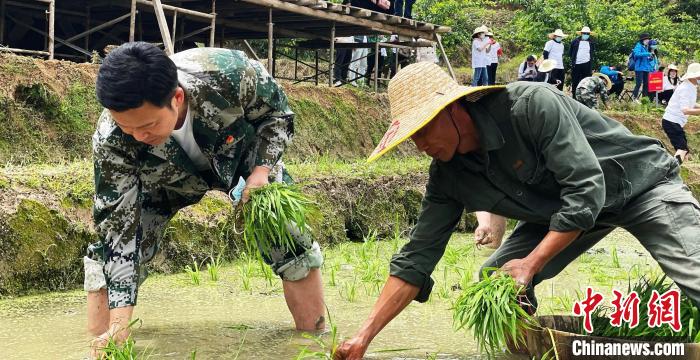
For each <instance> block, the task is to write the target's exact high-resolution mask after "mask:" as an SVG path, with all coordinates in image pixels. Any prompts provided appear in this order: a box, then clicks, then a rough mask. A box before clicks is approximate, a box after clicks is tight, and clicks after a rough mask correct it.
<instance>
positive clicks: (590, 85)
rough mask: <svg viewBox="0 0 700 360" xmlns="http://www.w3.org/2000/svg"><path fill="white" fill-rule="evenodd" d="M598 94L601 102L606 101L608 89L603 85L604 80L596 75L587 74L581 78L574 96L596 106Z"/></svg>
mask: <svg viewBox="0 0 700 360" xmlns="http://www.w3.org/2000/svg"><path fill="white" fill-rule="evenodd" d="M598 94H600V98H601V99H602V100H603V102H606V101H608V89H607V88H606V87H605V80H603V79H601V78H599V77H597V76H589V77H587V78H584V79H582V80H581V82H579V83H578V86H577V87H576V98H580V99H581V101H582V102H584V103H586V104H587V105H588V104H591V105H593V106H597V104H598V98H597V96H598ZM589 107H590V105H589Z"/></svg>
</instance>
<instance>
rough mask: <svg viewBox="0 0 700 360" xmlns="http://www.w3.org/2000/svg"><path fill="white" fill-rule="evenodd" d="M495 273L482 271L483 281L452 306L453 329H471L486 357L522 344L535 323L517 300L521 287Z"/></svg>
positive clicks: (510, 278)
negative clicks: (508, 347)
mask: <svg viewBox="0 0 700 360" xmlns="http://www.w3.org/2000/svg"><path fill="white" fill-rule="evenodd" d="M495 270H497V269H495V268H487V269H484V271H483V280H481V281H479V282H476V283H472V284H470V285H469V286H467V287H466V288H465V289H464V290H463V291H462V294H461V295H460V296H459V298H458V299H457V301H456V302H455V303H454V306H453V307H452V310H453V322H454V326H455V330H460V329H467V330H471V331H472V333H473V334H474V337H475V339H476V341H477V345H478V347H479V350H480V351H484V352H486V354H487V356H489V357H491V356H494V355H495V354H496V353H498V352H500V351H501V349H506V348H507V345H508V343H513V344H515V345H520V344H524V343H525V334H524V330H525V329H528V328H532V327H533V326H534V324H535V320H534V319H533V318H532V317H531V316H530V315H529V314H528V313H527V312H525V310H523V308H522V307H521V306H520V302H519V301H518V294H520V292H521V291H522V289H523V287H522V286H519V285H517V284H516V283H515V280H514V279H513V278H512V277H511V276H509V275H506V274H503V273H502V272H499V271H495ZM489 272H493V273H492V274H490V275H489Z"/></svg>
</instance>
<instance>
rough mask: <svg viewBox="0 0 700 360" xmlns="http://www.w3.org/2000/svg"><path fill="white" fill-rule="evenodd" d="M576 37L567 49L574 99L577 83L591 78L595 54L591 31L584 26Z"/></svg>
mask: <svg viewBox="0 0 700 360" xmlns="http://www.w3.org/2000/svg"><path fill="white" fill-rule="evenodd" d="M576 33H577V34H578V35H579V36H577V37H576V38H575V39H574V40H573V41H572V42H571V46H570V47H569V56H570V57H571V92H572V93H573V95H574V98H576V89H577V88H578V83H579V82H581V80H583V79H584V78H587V77H589V76H591V73H592V72H593V67H592V64H593V55H594V53H595V44H594V43H593V41H592V39H591V35H592V34H593V33H591V29H590V28H589V27H588V26H584V27H583V28H581V30H580V31H577V32H576Z"/></svg>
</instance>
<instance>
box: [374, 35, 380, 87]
mask: <svg viewBox="0 0 700 360" xmlns="http://www.w3.org/2000/svg"><path fill="white" fill-rule="evenodd" d="M378 89H379V39H377V42H375V43H374V92H377V90H378Z"/></svg>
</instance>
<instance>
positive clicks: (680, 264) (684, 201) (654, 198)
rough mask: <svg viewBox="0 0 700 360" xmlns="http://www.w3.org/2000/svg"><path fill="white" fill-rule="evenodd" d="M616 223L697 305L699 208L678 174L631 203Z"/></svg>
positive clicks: (699, 295)
mask: <svg viewBox="0 0 700 360" xmlns="http://www.w3.org/2000/svg"><path fill="white" fill-rule="evenodd" d="M616 220H617V222H618V223H619V225H620V226H622V227H624V228H625V229H626V230H627V231H629V232H630V233H631V234H632V235H634V236H635V237H636V238H637V239H638V240H639V242H640V243H641V244H642V245H643V246H644V247H645V248H646V249H647V251H649V253H651V256H652V257H653V258H654V260H656V261H657V262H658V263H659V265H660V266H661V269H662V270H663V271H664V273H666V275H668V277H669V278H671V279H672V280H673V281H675V282H676V284H677V285H678V287H679V288H680V289H681V290H682V291H683V292H684V293H685V294H686V295H687V296H688V297H689V298H690V299H692V300H693V301H695V303H696V304H699V305H700V275H699V274H700V205H699V204H698V201H697V200H696V199H695V198H694V197H693V194H692V193H691V192H690V190H689V189H688V187H687V186H686V185H684V184H683V182H682V180H681V179H680V178H679V177H678V175H677V173H675V174H673V175H672V176H670V177H669V179H668V180H667V181H664V182H662V183H660V184H658V185H656V186H655V187H654V188H652V189H651V190H649V191H647V192H645V193H643V194H641V195H640V196H638V197H636V198H634V199H632V200H631V201H630V203H628V204H627V205H626V206H625V209H624V211H623V212H622V214H621V215H619V216H618V219H616Z"/></svg>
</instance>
